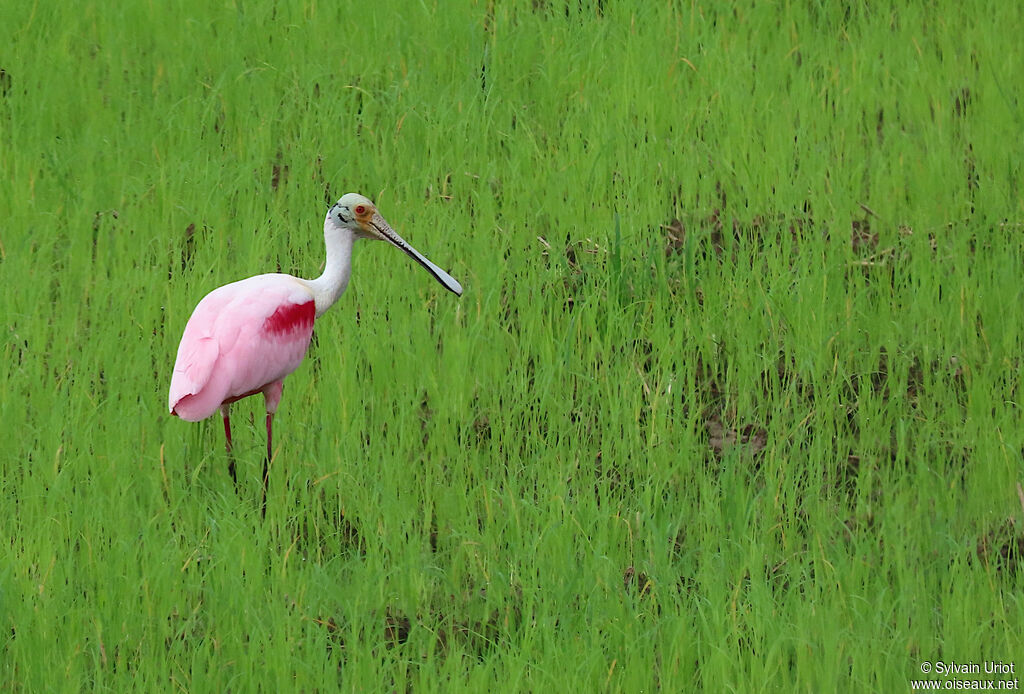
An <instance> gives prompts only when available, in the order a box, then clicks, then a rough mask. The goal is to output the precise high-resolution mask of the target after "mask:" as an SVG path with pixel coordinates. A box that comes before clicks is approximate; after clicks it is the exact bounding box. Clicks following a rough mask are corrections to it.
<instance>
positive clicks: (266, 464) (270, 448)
mask: <svg viewBox="0 0 1024 694" xmlns="http://www.w3.org/2000/svg"><path fill="white" fill-rule="evenodd" d="M273 421H274V415H273V413H271V412H267V457H266V459H265V460H264V461H263V517H264V518H266V517H267V485H268V484H269V482H270V458H271V456H272V455H273V453H274V445H273V438H272V437H271V433H270V432H271V422H273Z"/></svg>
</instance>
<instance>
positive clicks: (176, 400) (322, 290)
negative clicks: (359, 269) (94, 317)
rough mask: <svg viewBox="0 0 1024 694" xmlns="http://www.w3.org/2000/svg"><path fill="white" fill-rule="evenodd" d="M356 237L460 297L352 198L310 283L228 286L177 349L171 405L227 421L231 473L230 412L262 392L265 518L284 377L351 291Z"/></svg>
mask: <svg viewBox="0 0 1024 694" xmlns="http://www.w3.org/2000/svg"><path fill="white" fill-rule="evenodd" d="M356 239H377V240H381V241H388V242H389V243H391V244H392V245H393V246H395V247H397V248H399V249H401V250H402V251H404V252H405V253H406V254H408V255H409V256H410V257H412V258H413V259H414V260H415V261H416V262H417V263H419V264H420V265H422V266H423V267H424V268H425V269H426V270H427V271H428V272H429V273H430V274H432V275H433V276H434V278H435V279H437V281H438V282H440V283H441V284H443V285H444V286H445V287H447V288H448V290H449V291H451V292H453V293H455V294H462V285H460V284H459V283H458V282H457V281H455V279H453V278H452V276H451V275H449V274H448V273H447V272H445V271H444V270H442V269H441V268H439V267H438V266H436V265H434V264H433V263H432V262H430V261H429V260H427V259H426V258H425V257H423V255H421V254H420V253H419V252H418V251H417V250H416V249H415V248H413V247H412V246H410V245H409V244H408V243H406V242H405V240H404V239H403V238H402V237H401V236H399V235H398V234H397V233H396V232H395V230H394V229H392V228H391V226H390V225H389V224H388V223H387V222H386V221H385V220H384V218H383V217H381V216H380V213H378V212H377V208H376V207H374V205H373V203H372V202H370V201H369V200H368V199H367V198H365V197H363V196H362V195H359V194H357V193H348V194H346V195H344V196H342V198H341V199H340V200H338V202H337V204H335V205H334V206H333V207H332V208H331V209H330V210H328V211H327V217H326V218H325V219H324V242H325V243H326V246H327V263H326V264H325V266H324V271H323V274H322V275H320V277H318V278H316V279H312V280H305V279H300V278H298V277H292V276H291V275H281V274H271V275H257V276H256V277H250V278H249V279H246V280H241V281H240V282H234V283H232V284H226V285H224V286H223V287H220V288H219V289H215V290H213V291H212V292H210V293H209V294H207V295H206V296H205V297H204V298H203V300H202V301H200V302H199V305H198V306H196V308H195V310H194V311H193V312H192V317H191V318H189V319H188V324H187V325H186V326H185V333H184V334H183V335H182V337H181V344H180V345H179V346H178V358H177V360H176V361H175V363H174V373H173V375H172V376H171V388H170V392H169V393H168V403H167V404H168V407H169V408H170V411H171V414H173V415H177V416H178V417H181V418H182V419H185V420H188V421H191V422H197V421H199V420H201V419H206V418H207V417H209V416H211V415H212V414H214V413H215V412H217V410H220V412H221V416H222V417H223V418H224V437H225V439H226V441H227V450H228V457H229V463H228V471H229V472H230V473H231V478H232V479H233V480H235V482H236V483H237V481H238V480H237V478H236V477H235V463H234V460H233V459H231V422H230V417H229V413H228V411H229V409H230V406H231V403H233V402H235V401H236V400H240V399H242V398H245V397H248V396H250V395H256V394H257V393H263V399H264V401H265V403H266V410H267V457H266V459H265V461H264V463H263V513H264V514H266V510H267V484H268V478H269V475H270V461H271V458H272V456H273V439H272V437H271V431H272V428H271V423H272V421H273V418H274V413H275V412H276V411H277V406H278V403H280V401H281V391H282V388H283V382H284V378H285V376H287V375H288V374H290V373H291V372H292V371H295V369H297V368H299V365H300V364H301V363H302V359H303V357H305V356H306V350H307V349H308V348H309V339H310V337H312V335H313V321H314V320H315V319H317V318H319V317H320V316H322V315H323V314H324V312H325V311H327V309H329V308H330V307H331V305H332V304H334V302H335V301H337V300H338V297H340V296H341V294H342V293H343V292H344V291H345V288H346V287H347V286H348V280H349V274H350V271H351V267H352V245H353V244H354V243H355V240H356Z"/></svg>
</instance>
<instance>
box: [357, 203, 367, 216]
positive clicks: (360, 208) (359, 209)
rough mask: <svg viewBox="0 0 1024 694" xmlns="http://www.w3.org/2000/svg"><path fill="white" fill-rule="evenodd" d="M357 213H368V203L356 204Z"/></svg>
mask: <svg viewBox="0 0 1024 694" xmlns="http://www.w3.org/2000/svg"><path fill="white" fill-rule="evenodd" d="M356 214H358V215H364V214H366V205H356Z"/></svg>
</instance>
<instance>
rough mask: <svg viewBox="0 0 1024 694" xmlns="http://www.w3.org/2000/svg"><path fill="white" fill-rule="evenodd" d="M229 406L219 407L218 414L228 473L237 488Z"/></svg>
mask: <svg viewBox="0 0 1024 694" xmlns="http://www.w3.org/2000/svg"><path fill="white" fill-rule="evenodd" d="M228 407H229V405H221V408H220V414H221V416H222V417H223V418H224V440H225V441H226V442H227V443H226V445H227V449H228V472H229V473H231V481H232V482H234V483H235V486H238V478H237V477H236V475H235V457H234V456H233V455H231V419H230V418H229V416H228Z"/></svg>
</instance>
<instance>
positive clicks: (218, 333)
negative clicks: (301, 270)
mask: <svg viewBox="0 0 1024 694" xmlns="http://www.w3.org/2000/svg"><path fill="white" fill-rule="evenodd" d="M315 316H316V306H315V303H314V301H313V293H312V292H311V291H310V290H309V289H308V288H307V287H306V286H305V285H304V284H303V283H302V282H301V281H300V280H298V279H297V278H295V277H292V276H291V275H276V274H274V275H257V276H256V277H250V278H249V279H245V280H242V281H240V282H234V283H232V284H226V285H224V286H223V287H220V288H218V289H215V290H213V291H212V292H210V293H209V294H207V295H206V296H205V297H204V298H203V300H202V301H200V302H199V305H198V306H196V309H195V311H193V312H192V317H191V318H189V319H188V324H187V325H186V326H185V333H184V335H182V337H181V344H180V345H179V346H178V358H177V360H176V361H175V363H174V375H173V376H172V377H171V388H170V393H169V397H168V407H169V408H170V410H171V413H172V414H176V415H178V416H179V417H181V418H182V419H186V420H189V421H193V422H195V421H199V420H200V419H205V418H206V417H209V416H210V415H212V414H213V413H215V412H216V411H217V409H218V408H219V407H220V406H221V404H222V403H223V402H225V401H230V400H233V399H237V398H239V397H245V396H246V395H252V394H254V393H257V392H259V391H261V390H262V389H263V388H264V387H265V386H267V385H270V384H271V383H274V382H276V381H279V380H281V379H282V378H284V377H285V376H287V375H288V374H290V373H291V372H292V371H294V370H295V369H297V368H298V367H299V364H301V363H302V359H303V357H305V355H306V350H307V349H308V348H309V339H310V337H311V336H312V335H313V319H314V318H315Z"/></svg>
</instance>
